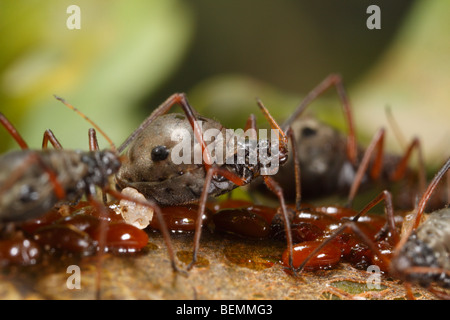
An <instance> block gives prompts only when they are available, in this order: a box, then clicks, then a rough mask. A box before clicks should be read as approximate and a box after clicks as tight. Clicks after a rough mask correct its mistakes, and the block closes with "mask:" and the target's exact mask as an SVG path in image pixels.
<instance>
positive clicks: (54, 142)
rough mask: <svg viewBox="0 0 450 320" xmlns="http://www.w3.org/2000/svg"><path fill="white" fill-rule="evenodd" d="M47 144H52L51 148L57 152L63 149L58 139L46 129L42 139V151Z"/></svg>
mask: <svg viewBox="0 0 450 320" xmlns="http://www.w3.org/2000/svg"><path fill="white" fill-rule="evenodd" d="M49 142H50V143H51V144H52V146H53V148H55V149H58V150H62V149H63V147H62V145H61V143H60V142H59V141H58V139H57V138H56V136H55V134H54V133H53V131H52V130H50V129H47V130H45V132H44V137H43V139H42V149H47V148H48V143H49Z"/></svg>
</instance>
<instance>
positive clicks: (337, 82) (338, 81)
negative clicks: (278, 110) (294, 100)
mask: <svg viewBox="0 0 450 320" xmlns="http://www.w3.org/2000/svg"><path fill="white" fill-rule="evenodd" d="M333 86H334V87H335V88H336V91H337V93H338V95H339V98H340V100H341V103H342V109H343V111H344V116H345V118H346V120H347V124H348V138H347V157H348V159H349V160H350V162H351V163H352V164H354V165H356V160H357V159H356V157H357V145H356V136H355V129H354V125H353V118H352V112H351V107H350V102H349V99H348V97H347V93H346V92H345V88H344V85H343V82H342V78H341V76H339V75H337V74H331V75H329V76H328V77H326V78H325V79H324V80H323V81H322V82H321V83H320V84H319V85H318V86H317V87H315V88H314V89H313V90H311V92H310V93H308V95H307V96H306V97H305V99H304V100H303V101H302V102H301V104H300V105H299V106H298V107H297V109H296V110H295V111H294V113H293V114H292V115H291V116H290V117H289V119H288V120H286V122H285V123H284V124H283V125H282V128H283V130H284V131H286V129H287V128H288V127H290V126H291V124H292V123H293V122H294V121H295V120H296V119H297V118H298V117H299V116H300V115H301V114H302V113H303V111H304V110H305V109H306V107H307V106H308V105H309V104H310V103H311V102H312V101H314V100H315V99H316V98H317V97H318V96H320V95H321V94H322V93H324V92H325V91H327V90H328V89H329V88H331V87H333Z"/></svg>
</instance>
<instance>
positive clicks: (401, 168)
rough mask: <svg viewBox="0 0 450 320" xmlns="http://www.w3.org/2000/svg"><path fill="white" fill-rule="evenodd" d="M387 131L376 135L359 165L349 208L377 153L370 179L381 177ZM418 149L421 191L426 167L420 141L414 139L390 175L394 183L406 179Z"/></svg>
mask: <svg viewBox="0 0 450 320" xmlns="http://www.w3.org/2000/svg"><path fill="white" fill-rule="evenodd" d="M385 134H386V132H385V130H384V128H381V129H379V130H378V131H377V133H375V135H374V136H373V138H372V141H371V142H370V144H369V146H368V147H367V149H366V151H365V152H364V155H363V158H362V160H361V163H360V164H359V167H358V170H357V172H356V174H355V178H354V179H353V183H352V185H351V188H350V192H349V195H348V200H347V201H348V202H347V203H348V206H351V205H352V202H353V200H354V198H355V196H356V193H357V192H358V189H359V187H360V186H361V181H362V179H363V178H364V174H365V173H366V171H367V170H368V167H369V164H370V161H371V159H372V157H373V154H374V153H375V159H374V160H373V163H372V167H371V169H370V177H371V179H372V180H377V179H378V177H379V176H380V173H381V169H382V167H383V146H384V137H385ZM414 149H417V150H418V151H417V152H418V154H419V184H420V187H421V190H424V189H425V165H424V162H423V157H422V151H421V148H420V142H419V140H418V139H414V140H413V141H412V142H411V144H410V145H409V146H408V148H407V150H406V152H405V154H404V155H403V156H402V158H401V159H400V161H399V162H398V163H397V165H396V166H395V169H394V170H393V171H392V172H391V173H390V177H389V178H390V179H391V180H392V181H398V180H400V179H401V178H403V177H404V175H405V172H406V169H407V168H408V162H409V160H410V158H411V155H412V151H413V150H414Z"/></svg>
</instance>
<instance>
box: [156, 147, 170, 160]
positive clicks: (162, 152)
mask: <svg viewBox="0 0 450 320" xmlns="http://www.w3.org/2000/svg"><path fill="white" fill-rule="evenodd" d="M168 155H169V151H168V150H167V148H166V146H157V147H154V148H153V150H152V160H153V161H162V160H166V159H167V156H168Z"/></svg>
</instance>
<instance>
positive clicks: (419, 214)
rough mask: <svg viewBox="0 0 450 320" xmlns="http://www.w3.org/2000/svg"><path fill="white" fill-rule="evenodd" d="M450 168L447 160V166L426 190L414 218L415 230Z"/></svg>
mask: <svg viewBox="0 0 450 320" xmlns="http://www.w3.org/2000/svg"><path fill="white" fill-rule="evenodd" d="M449 168H450V158H449V159H447V161H446V162H445V164H444V165H443V166H442V167H441V169H440V170H439V171H438V172H437V173H436V175H435V176H434V178H433V180H431V182H430V184H429V185H428V187H427V189H426V190H425V192H424V194H423V196H422V198H421V199H420V201H419V204H418V205H417V212H416V216H415V218H414V221H415V222H414V224H413V226H412V228H413V230H415V229H417V227H418V226H419V223H420V221H421V219H422V215H423V213H424V210H425V206H426V204H427V202H428V200H429V199H430V197H431V195H432V194H433V192H434V190H435V189H436V187H437V185H438V183H439V182H440V181H441V179H442V178H443V177H444V175H445V174H446V173H447V171H448V170H449Z"/></svg>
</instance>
